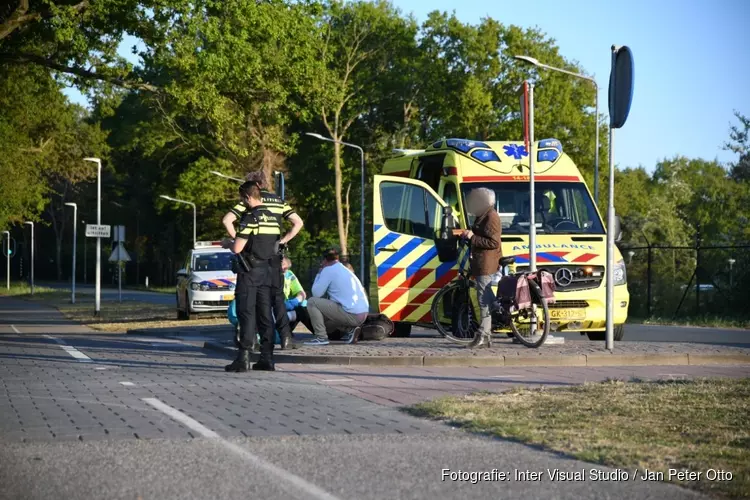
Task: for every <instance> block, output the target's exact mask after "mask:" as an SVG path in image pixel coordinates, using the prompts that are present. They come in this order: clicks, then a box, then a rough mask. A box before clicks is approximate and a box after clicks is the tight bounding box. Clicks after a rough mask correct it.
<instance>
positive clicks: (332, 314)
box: [307, 297, 362, 339]
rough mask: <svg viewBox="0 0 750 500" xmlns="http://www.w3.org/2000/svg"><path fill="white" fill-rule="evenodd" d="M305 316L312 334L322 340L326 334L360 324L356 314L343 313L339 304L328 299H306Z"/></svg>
mask: <svg viewBox="0 0 750 500" xmlns="http://www.w3.org/2000/svg"><path fill="white" fill-rule="evenodd" d="M307 314H308V315H309V316H310V322H311V323H312V327H313V334H314V335H315V336H316V337H318V338H322V339H327V338H328V332H332V331H334V330H336V329H338V328H341V329H348V328H354V327H357V326H359V325H361V324H362V321H360V319H359V317H358V315H357V314H351V313H348V312H346V311H344V308H342V307H341V305H340V304H337V303H336V302H334V301H332V300H328V299H321V298H319V297H310V298H309V299H307Z"/></svg>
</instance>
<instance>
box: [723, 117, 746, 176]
mask: <svg viewBox="0 0 750 500" xmlns="http://www.w3.org/2000/svg"><path fill="white" fill-rule="evenodd" d="M734 116H735V117H736V118H737V120H739V122H740V124H739V126H738V125H732V126H731V128H730V130H729V141H727V142H726V143H724V149H726V150H729V151H733V152H735V153H737V155H739V158H738V160H737V162H736V163H734V164H733V165H732V167H731V176H732V178H733V179H735V180H736V181H742V182H748V181H750V118H748V117H747V116H745V115H743V114H742V113H740V112H739V111H735V112H734Z"/></svg>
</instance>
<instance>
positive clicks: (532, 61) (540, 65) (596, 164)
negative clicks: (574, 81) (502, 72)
mask: <svg viewBox="0 0 750 500" xmlns="http://www.w3.org/2000/svg"><path fill="white" fill-rule="evenodd" d="M514 58H515V59H517V60H519V61H523V62H526V63H529V64H531V65H533V66H536V67H537V68H542V69H548V70H550V71H557V72H558V73H564V74H566V75H569V76H572V77H575V78H581V79H583V80H587V81H589V82H591V83H593V84H594V91H595V96H596V97H595V98H596V120H594V121H595V126H596V139H595V141H596V146H595V150H594V202H595V203H596V204H597V205H598V204H599V85H597V83H596V80H594V79H593V78H591V77H590V76H586V75H582V74H580V73H574V72H572V71H568V70H566V69H562V68H555V67H553V66H548V65H546V64H543V63H541V62H539V61H538V60H537V59H535V58H533V57H529V56H514Z"/></svg>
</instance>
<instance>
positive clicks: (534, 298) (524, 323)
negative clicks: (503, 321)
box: [510, 280, 549, 348]
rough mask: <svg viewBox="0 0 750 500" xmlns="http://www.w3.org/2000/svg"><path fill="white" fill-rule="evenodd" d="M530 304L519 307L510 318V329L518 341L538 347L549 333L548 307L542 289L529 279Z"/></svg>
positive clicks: (528, 345)
mask: <svg viewBox="0 0 750 500" xmlns="http://www.w3.org/2000/svg"><path fill="white" fill-rule="evenodd" d="M529 292H530V293H531V305H530V306H529V307H527V308H525V309H521V310H519V311H517V312H515V313H513V316H512V318H511V322H510V329H511V331H512V332H513V335H514V336H515V337H516V338H517V339H518V341H519V342H520V343H522V344H523V345H525V346H526V347H534V348H535V347H539V346H541V345H542V344H544V341H545V340H547V335H549V307H548V306H547V301H546V300H545V299H544V297H542V290H541V289H540V288H539V285H537V284H536V283H535V282H534V281H532V280H529Z"/></svg>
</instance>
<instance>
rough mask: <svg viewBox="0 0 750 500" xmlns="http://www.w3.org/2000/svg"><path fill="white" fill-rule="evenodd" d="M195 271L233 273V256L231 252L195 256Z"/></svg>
mask: <svg viewBox="0 0 750 500" xmlns="http://www.w3.org/2000/svg"><path fill="white" fill-rule="evenodd" d="M193 270H194V271H196V272H206V271H208V272H210V271H231V270H232V254H231V253H229V252H216V253H197V254H194V255H193Z"/></svg>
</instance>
